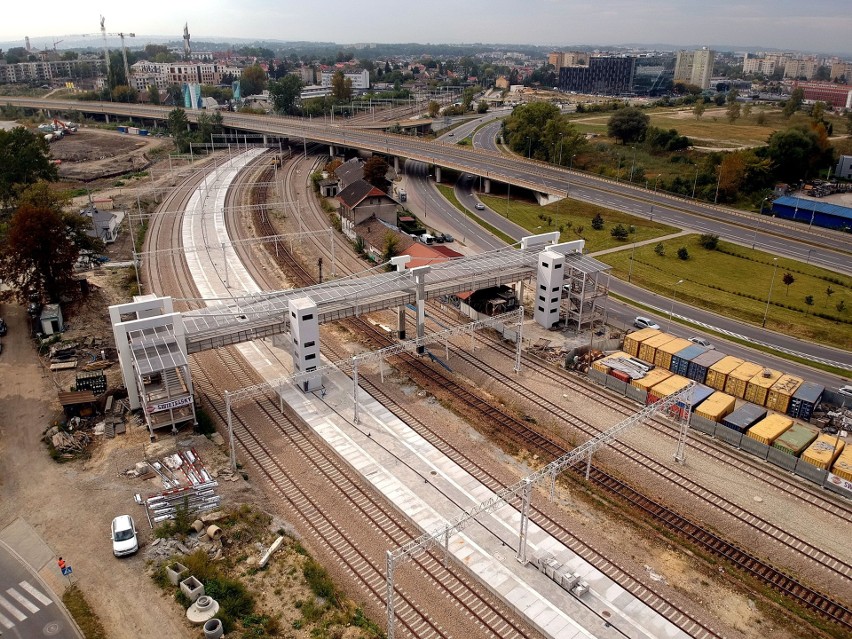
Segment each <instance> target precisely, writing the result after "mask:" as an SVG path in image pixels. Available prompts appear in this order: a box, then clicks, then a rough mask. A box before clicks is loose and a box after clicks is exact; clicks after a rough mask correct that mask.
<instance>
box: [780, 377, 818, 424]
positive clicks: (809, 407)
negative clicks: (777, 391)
mask: <svg viewBox="0 0 852 639" xmlns="http://www.w3.org/2000/svg"><path fill="white" fill-rule="evenodd" d="M824 391H825V386H823V385H822V384H817V383H815V382H802V385H801V386H799V388H798V389H796V392H795V393H793V397H792V399H791V400H790V408H789V410H788V411H787V414H788V415H789V416H790V417H793V418H798V419H803V420H804V421H809V420H810V418H811V416H812V415H813V414H814V409H815V408H816V407H817V406H819V403H820V402H821V401H822V394H823V392H824Z"/></svg>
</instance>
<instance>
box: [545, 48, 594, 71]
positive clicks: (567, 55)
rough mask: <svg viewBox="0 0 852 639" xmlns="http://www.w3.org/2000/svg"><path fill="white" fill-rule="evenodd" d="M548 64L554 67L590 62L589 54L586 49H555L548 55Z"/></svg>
mask: <svg viewBox="0 0 852 639" xmlns="http://www.w3.org/2000/svg"><path fill="white" fill-rule="evenodd" d="M547 62H548V64H552V65H553V66H554V68H556V69H557V70H558V69H561V68H562V67H576V66H582V65H587V64H588V63H589V54H588V53H586V52H584V51H554V52H552V53H550V54H549V55H548V56H547Z"/></svg>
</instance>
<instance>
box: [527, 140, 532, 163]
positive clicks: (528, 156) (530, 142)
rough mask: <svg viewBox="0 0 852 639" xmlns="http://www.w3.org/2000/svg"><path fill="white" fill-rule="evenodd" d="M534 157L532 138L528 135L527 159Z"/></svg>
mask: <svg viewBox="0 0 852 639" xmlns="http://www.w3.org/2000/svg"><path fill="white" fill-rule="evenodd" d="M531 157H532V138H531V137H530V136H527V159H528V160H529V159H530V158H531Z"/></svg>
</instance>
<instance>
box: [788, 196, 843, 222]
mask: <svg viewBox="0 0 852 639" xmlns="http://www.w3.org/2000/svg"><path fill="white" fill-rule="evenodd" d="M772 206H773V207H775V206H786V207H788V208H790V209H793V210H795V209H796V208H798V209H799V210H800V211H816V212H817V213H822V214H824V215H834V216H836V217H842V218H844V219H847V220H852V208H850V207H848V206H840V205H839V204H829V203H828V202H814V201H813V200H806V199H803V198H797V197H790V196H789V195H785V196H784V197H779V198H778V199H777V200H775V201H773V202H772Z"/></svg>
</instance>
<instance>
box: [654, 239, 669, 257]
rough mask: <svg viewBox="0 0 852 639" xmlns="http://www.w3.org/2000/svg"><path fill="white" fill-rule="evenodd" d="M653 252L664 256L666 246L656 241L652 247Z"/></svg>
mask: <svg viewBox="0 0 852 639" xmlns="http://www.w3.org/2000/svg"><path fill="white" fill-rule="evenodd" d="M654 253H656V254H657V255H659V256H660V257H664V256H665V254H666V246H665V244H663V243H662V242H657V245H656V246H655V247H654Z"/></svg>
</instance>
